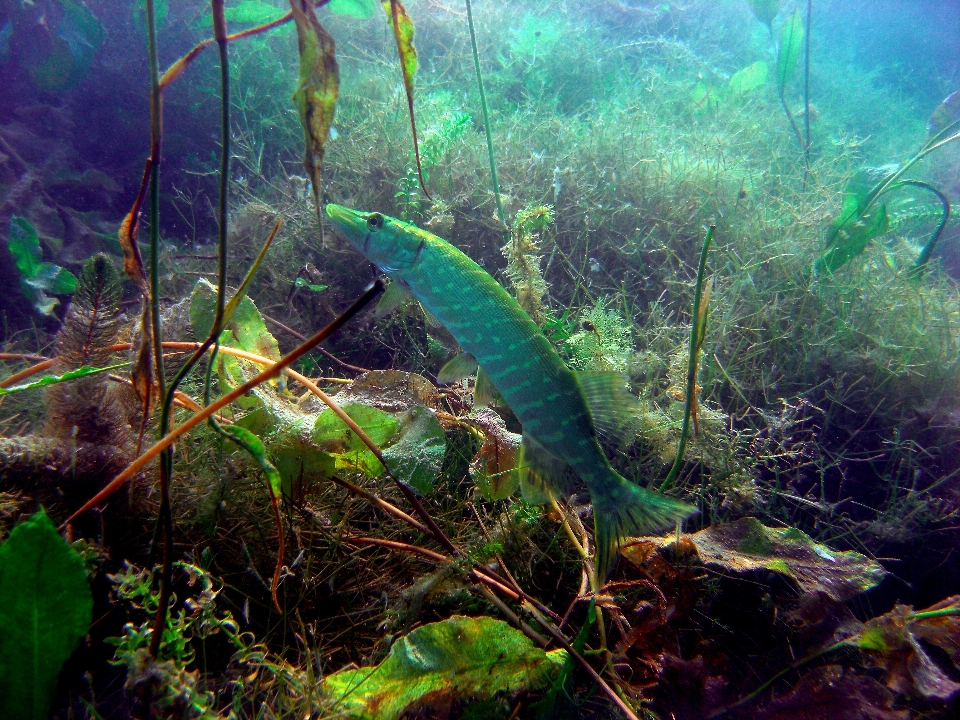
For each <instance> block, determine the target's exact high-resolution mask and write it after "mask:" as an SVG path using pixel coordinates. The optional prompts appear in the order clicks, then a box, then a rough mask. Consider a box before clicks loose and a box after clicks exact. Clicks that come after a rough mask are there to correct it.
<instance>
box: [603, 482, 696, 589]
mask: <svg viewBox="0 0 960 720" xmlns="http://www.w3.org/2000/svg"><path fill="white" fill-rule="evenodd" d="M602 472H603V474H604V476H603V477H602V478H594V482H588V487H589V489H590V496H591V498H592V499H593V518H594V542H595V543H596V546H597V578H598V579H599V581H600V582H601V583H602V582H603V581H605V580H606V578H607V576H608V575H609V574H610V571H611V570H612V569H613V563H614V561H615V560H616V557H617V552H618V550H619V549H620V541H621V540H622V539H623V538H625V537H628V536H631V535H645V534H649V533H652V532H656V531H658V530H663V529H666V528H668V527H670V526H671V525H675V524H676V523H678V522H680V521H681V520H683V519H684V518H686V517H689V516H690V515H693V514H694V513H696V512H697V510H696V508H694V507H693V506H692V505H687V504H686V503H683V502H680V501H679V500H674V499H673V498H670V497H667V496H666V495H661V494H659V493H656V492H653V491H652V490H647V489H646V488H642V487H640V486H639V485H635V484H634V483H632V482H630V481H629V480H627V479H626V478H624V477H623V476H622V475H620V474H619V473H617V472H616V471H615V470H614V469H613V468H611V467H609V466H608V467H607V468H605V469H604V471H602ZM598 475H599V473H598Z"/></svg>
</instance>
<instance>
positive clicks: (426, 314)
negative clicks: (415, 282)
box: [420, 303, 446, 330]
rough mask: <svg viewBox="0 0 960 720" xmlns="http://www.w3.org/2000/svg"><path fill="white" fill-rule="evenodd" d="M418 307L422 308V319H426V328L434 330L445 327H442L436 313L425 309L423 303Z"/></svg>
mask: <svg viewBox="0 0 960 720" xmlns="http://www.w3.org/2000/svg"><path fill="white" fill-rule="evenodd" d="M420 309H421V310H423V319H424V320H426V321H427V327H428V328H430V329H431V330H435V329H437V328H443V329H444V330H446V328H444V327H443V323H442V322H440V321H439V320H437V317H436V315H434V314H433V313H432V312H430V311H429V310H427V308H426V307H425V306H424V304H423V303H420Z"/></svg>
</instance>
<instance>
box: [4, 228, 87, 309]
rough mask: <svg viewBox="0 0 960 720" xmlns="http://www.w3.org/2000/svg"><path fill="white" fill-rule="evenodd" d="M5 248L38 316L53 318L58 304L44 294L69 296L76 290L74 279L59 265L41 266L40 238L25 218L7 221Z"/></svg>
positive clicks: (46, 263)
mask: <svg viewBox="0 0 960 720" xmlns="http://www.w3.org/2000/svg"><path fill="white" fill-rule="evenodd" d="M7 248H9V250H10V254H11V255H13V261H14V263H15V264H16V266H17V271H18V272H19V273H20V288H21V290H23V294H24V295H26V296H27V299H29V300H30V303H31V304H32V305H33V307H34V308H35V309H36V310H37V312H39V313H41V314H43V315H50V314H52V313H53V309H54V308H55V307H56V306H57V304H58V303H59V301H58V300H56V299H54V298H49V297H47V296H46V294H45V292H44V291H46V292H49V293H53V294H54V295H69V294H70V293H72V292H73V291H74V289H75V288H76V286H77V278H76V277H75V276H74V275H73V273H71V272H70V271H68V270H64V269H63V268H62V267H60V266H59V265H54V264H53V263H48V262H42V259H43V251H42V250H41V249H40V238H39V237H38V236H37V231H36V230H34V228H33V225H31V224H30V223H29V222H28V221H27V220H26V219H25V218H22V217H17V216H16V215H14V216H13V217H12V218H10V234H9V235H8V237H7Z"/></svg>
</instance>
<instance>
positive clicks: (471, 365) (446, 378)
mask: <svg viewBox="0 0 960 720" xmlns="http://www.w3.org/2000/svg"><path fill="white" fill-rule="evenodd" d="M479 368H480V366H479V365H477V359H476V358H475V357H474V356H473V355H471V354H470V353H461V354H460V355H457V356H456V357H455V358H453V360H451V361H450V362H448V363H447V364H446V365H444V366H443V367H442V368H440V372H438V373H437V381H438V382H440V383H441V384H443V385H449V384H450V383H452V382H457V380H463V379H464V378H465V377H470V376H471V375H473V374H474V373H475V372H477V370H478V369H479Z"/></svg>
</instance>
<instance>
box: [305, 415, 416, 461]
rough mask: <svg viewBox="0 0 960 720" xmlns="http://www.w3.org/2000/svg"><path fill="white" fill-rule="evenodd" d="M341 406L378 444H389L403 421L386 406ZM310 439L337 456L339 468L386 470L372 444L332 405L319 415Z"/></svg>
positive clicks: (380, 445) (381, 445) (379, 445)
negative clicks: (385, 408) (351, 426)
mask: <svg viewBox="0 0 960 720" xmlns="http://www.w3.org/2000/svg"><path fill="white" fill-rule="evenodd" d="M341 407H342V408H343V411H344V412H345V413H347V415H349V416H350V418H351V419H352V420H353V421H354V422H355V423H357V425H359V426H360V429H361V430H363V431H364V432H365V433H366V434H367V435H368V436H369V437H370V439H371V440H373V442H374V443H376V445H377V446H378V447H383V446H384V445H386V444H387V443H388V442H389V441H390V440H392V439H393V438H394V437H395V436H396V434H397V431H398V430H399V429H400V421H399V420H397V418H395V417H394V416H393V415H391V414H390V413H386V412H384V411H383V410H378V409H377V408H373V407H368V406H366V405H360V404H356V403H349V404H344V405H342V406H341ZM310 439H311V440H312V441H313V443H314V444H315V445H316V446H317V447H319V448H321V449H322V450H324V451H326V452H328V453H330V454H331V455H334V456H335V458H336V467H337V468H338V469H350V470H359V471H360V472H362V473H364V474H366V475H368V476H369V477H376V476H378V475H380V473H382V472H383V465H381V464H380V461H379V460H377V458H376V456H375V455H374V454H373V453H372V452H371V451H370V448H368V447H367V446H366V445H364V443H363V441H362V440H360V438H359V437H357V435H356V433H354V432H353V430H351V429H350V428H349V427H347V424H346V423H345V422H344V421H343V420H341V419H340V417H339V416H338V415H337V414H336V413H334V412H333V410H331V409H330V408H327V409H326V410H324V411H323V412H322V413H320V414H319V415H318V416H317V419H316V421H315V422H314V424H313V429H312V430H311V432H310Z"/></svg>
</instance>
